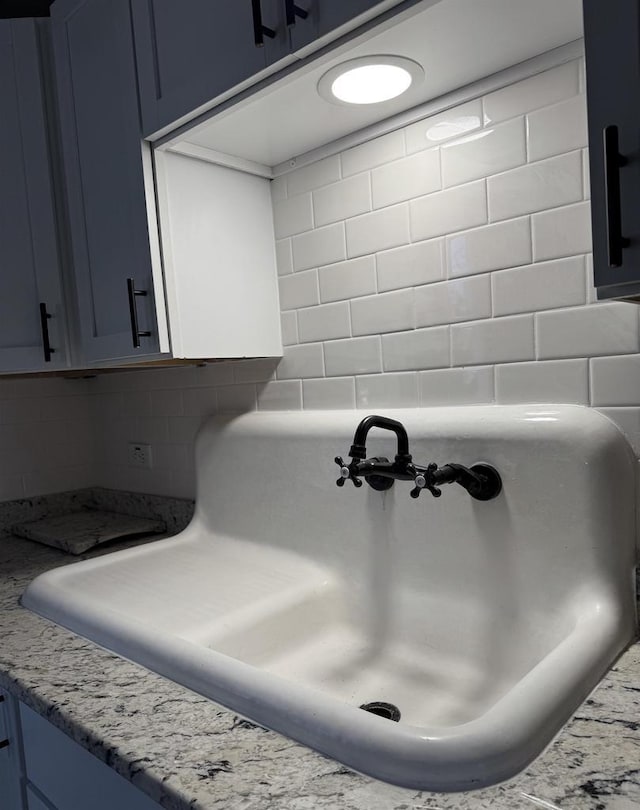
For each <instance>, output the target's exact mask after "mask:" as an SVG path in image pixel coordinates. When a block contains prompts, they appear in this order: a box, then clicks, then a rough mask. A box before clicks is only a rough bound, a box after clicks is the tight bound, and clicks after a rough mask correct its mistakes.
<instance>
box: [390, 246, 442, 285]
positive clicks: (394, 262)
mask: <svg viewBox="0 0 640 810" xmlns="http://www.w3.org/2000/svg"><path fill="white" fill-rule="evenodd" d="M376 268H377V273H378V291H379V292H386V291H388V290H398V289H402V288H404V287H417V286H419V285H420V284H429V283H430V282H432V281H440V279H442V278H444V240H442V239H431V240H429V241H427V242H415V243H414V244H413V245H403V246H402V247H399V248H393V249H392V250H385V251H383V252H382V253H378V255H377V257H376Z"/></svg>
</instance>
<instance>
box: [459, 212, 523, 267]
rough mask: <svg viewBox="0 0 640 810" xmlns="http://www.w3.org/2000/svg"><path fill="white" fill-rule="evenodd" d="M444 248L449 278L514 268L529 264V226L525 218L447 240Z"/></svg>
mask: <svg viewBox="0 0 640 810" xmlns="http://www.w3.org/2000/svg"><path fill="white" fill-rule="evenodd" d="M446 244H447V264H448V268H449V275H450V276H451V277H453V278H460V277H461V276H470V275H473V274H474V273H486V272H487V271H489V270H500V269H502V268H503V267H517V266H518V265H521V264H529V263H530V262H531V260H532V252H531V223H530V220H529V217H522V218H521V219H512V220H508V221H506V222H498V223H496V224H494V225H485V226H484V227H482V228H474V230H471V231H463V232H462V233H457V234H455V235H453V236H449V237H448V238H447V240H446Z"/></svg>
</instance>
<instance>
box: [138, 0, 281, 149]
mask: <svg viewBox="0 0 640 810" xmlns="http://www.w3.org/2000/svg"><path fill="white" fill-rule="evenodd" d="M258 8H259V9H260V12H261V16H262V24H263V25H264V26H266V27H267V28H270V29H271V30H272V31H274V32H275V36H274V37H273V38H270V37H269V36H266V35H265V36H264V37H263V45H262V46H257V45H256V42H255V38H254V18H253V4H252V0H233V2H229V0H181V2H179V3H177V2H176V0H148V1H147V2H142V1H141V0H140V2H133V3H132V16H133V26H134V31H135V42H136V60H137V64H138V82H139V86H140V106H141V111H142V129H143V134H144V135H145V136H146V135H150V134H151V133H153V132H155V131H156V130H158V129H160V128H161V127H163V126H166V125H167V124H171V123H173V122H174V121H177V120H178V119H179V118H180V117H181V116H184V115H186V114H187V113H190V112H191V111H192V110H194V109H196V108H197V107H198V106H200V105H202V104H205V103H206V102H208V101H210V100H211V99H212V98H214V97H215V96H218V95H220V94H221V93H223V92H224V91H225V90H228V89H230V88H231V87H233V86H235V85H237V84H239V83H240V82H242V81H244V80H245V79H248V78H250V77H251V76H253V75H254V74H256V73H259V72H260V71H261V70H263V69H264V68H265V67H266V66H267V65H269V64H272V63H273V62H275V61H277V60H279V59H281V58H282V57H283V56H285V55H286V54H287V53H288V51H289V39H288V35H287V30H286V26H285V24H284V5H283V3H282V0H261V2H260V3H259V4H258Z"/></svg>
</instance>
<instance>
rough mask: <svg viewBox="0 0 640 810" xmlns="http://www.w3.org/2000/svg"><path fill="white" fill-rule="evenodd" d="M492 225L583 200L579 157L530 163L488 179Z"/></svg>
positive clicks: (579, 155) (568, 155)
mask: <svg viewBox="0 0 640 810" xmlns="http://www.w3.org/2000/svg"><path fill="white" fill-rule="evenodd" d="M487 191H488V196H489V217H490V219H491V221H492V222H494V221H496V220H500V219H510V218H512V217H519V216H521V215H522V214H530V213H532V212H534V211H542V210H544V209H545V208H556V207H557V206H560V205H568V204H569V203H572V202H577V201H578V200H581V199H582V155H581V153H580V152H570V153H569V154H567V155H560V156H559V157H553V158H549V159H548V160H541V161H538V162H537V163H530V164H528V165H527V166H521V167H520V168H518V169H511V171H508V172H505V173H504V174H498V175H496V176H495V177H490V178H489V179H488V180H487Z"/></svg>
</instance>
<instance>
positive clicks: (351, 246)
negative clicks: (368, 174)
mask: <svg viewBox="0 0 640 810" xmlns="http://www.w3.org/2000/svg"><path fill="white" fill-rule="evenodd" d="M346 228H347V255H348V256H349V258H353V257H354V256H363V255H365V254H367V253H376V252H377V251H379V250H387V249H388V248H392V247H396V246H397V245H406V244H407V242H409V209H408V205H407V204H406V203H401V204H400V205H394V206H391V207H390V208H384V209H383V210H381V211H373V212H372V213H370V214H363V215H362V216H360V217H355V218H354V219H348V220H347V222H346Z"/></svg>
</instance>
